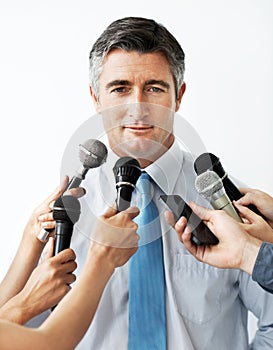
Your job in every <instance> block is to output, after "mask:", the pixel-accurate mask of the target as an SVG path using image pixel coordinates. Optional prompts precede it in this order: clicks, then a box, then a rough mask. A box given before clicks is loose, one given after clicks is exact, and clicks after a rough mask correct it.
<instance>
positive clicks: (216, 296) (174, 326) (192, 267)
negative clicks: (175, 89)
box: [32, 141, 273, 350]
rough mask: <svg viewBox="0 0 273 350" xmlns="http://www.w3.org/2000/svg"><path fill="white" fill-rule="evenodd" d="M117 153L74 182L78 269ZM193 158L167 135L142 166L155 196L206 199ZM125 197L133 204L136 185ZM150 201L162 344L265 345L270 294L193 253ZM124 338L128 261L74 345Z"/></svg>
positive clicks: (270, 328)
mask: <svg viewBox="0 0 273 350" xmlns="http://www.w3.org/2000/svg"><path fill="white" fill-rule="evenodd" d="M117 159H118V158H117V157H116V156H115V155H114V154H113V153H111V152H109V156H108V160H107V162H106V163H105V164H104V165H103V166H101V167H100V168H96V169H92V170H90V171H89V173H88V174H87V177H86V180H85V181H84V183H83V184H82V185H83V186H84V187H85V188H86V190H87V194H86V195H85V196H84V197H83V198H82V199H81V204H82V214H81V217H80V220H79V221H78V223H77V224H76V226H75V228H74V233H73V236H72V242H71V248H73V249H74V250H75V252H76V255H77V264H78V268H77V270H76V273H77V274H78V275H80V272H81V269H82V267H83V264H84V261H85V258H86V254H87V251H88V247H89V242H90V237H91V231H92V225H93V224H94V221H95V219H96V217H97V216H98V215H100V214H102V213H103V212H104V211H105V209H106V207H107V206H109V205H111V204H113V203H114V200H115V197H116V190H115V180H114V175H113V172H112V168H113V165H114V164H115V162H116V160H117ZM193 161H194V159H193V158H192V156H191V155H190V154H189V153H187V152H184V151H183V148H182V147H181V146H180V145H179V144H178V142H177V141H175V142H174V144H173V146H172V147H171V148H170V149H169V150H168V152H166V153H165V154H164V155H163V156H162V157H161V158H160V159H158V160H157V161H156V162H155V163H153V164H152V165H150V166H148V167H147V168H146V169H145V170H146V171H147V173H148V174H149V175H150V176H151V177H152V178H153V179H154V181H155V182H156V183H157V185H158V189H157V192H158V193H157V196H159V195H160V194H161V193H166V194H173V193H174V194H179V195H181V196H182V197H183V198H184V200H185V201H186V202H189V201H190V200H193V201H196V202H197V203H199V204H201V205H208V204H207V202H205V200H204V199H202V198H200V196H199V195H198V194H197V192H196V190H195V186H194V180H195V177H196V174H195V172H194V170H193ZM132 202H133V204H137V193H136V195H135V196H134V198H133V201H132ZM157 205H158V209H159V213H160V216H161V226H162V232H163V251H164V266H165V279H166V286H165V288H166V291H165V292H166V318H167V349H168V350H182V349H183V350H193V349H195V350H246V349H257V350H269V349H273V295H272V294H270V293H268V292H266V291H265V290H264V289H262V288H261V287H260V286H259V285H258V284H257V283H256V282H254V281H253V280H252V278H251V276H249V275H248V274H246V273H244V272H242V271H239V270H232V269H218V268H214V267H212V266H209V265H206V264H203V263H201V262H199V261H197V260H196V259H195V258H194V257H193V256H192V255H191V254H190V253H188V252H187V250H186V249H185V248H184V246H183V244H182V243H181V242H180V241H179V240H178V238H177V235H176V233H175V231H174V230H173V229H172V228H170V227H169V226H168V225H167V223H166V222H165V219H164V211H165V207H164V204H163V203H161V202H160V201H159V202H158V203H157ZM76 283H77V282H76ZM151 302H152V301H151ZM249 310H250V311H251V312H252V313H253V314H254V315H255V316H256V317H257V318H258V327H259V328H258V329H257V332H256V335H255V338H254V339H253V341H252V343H251V345H250V344H249V343H250V342H251V340H249V339H248V329H247V322H248V311H249ZM75 312H77V310H75ZM39 319H40V321H41V320H42V317H40V318H39ZM38 321H39V320H38ZM38 321H37V319H36V321H35V323H36V324H37V323H38ZM32 325H33V324H32ZM127 341H128V263H127V264H126V265H124V266H122V267H120V268H118V269H116V271H115V273H114V275H113V276H112V277H111V279H110V281H109V283H108V285H107V287H106V289H105V291H104V293H103V296H102V298H101V301H100V304H99V307H98V310H97V313H96V315H95V317H94V320H93V322H92V325H91V326H90V328H89V330H88V331H87V333H86V335H85V337H84V338H83V339H82V341H81V342H80V344H79V345H78V346H77V348H76V349H77V350H126V349H127Z"/></svg>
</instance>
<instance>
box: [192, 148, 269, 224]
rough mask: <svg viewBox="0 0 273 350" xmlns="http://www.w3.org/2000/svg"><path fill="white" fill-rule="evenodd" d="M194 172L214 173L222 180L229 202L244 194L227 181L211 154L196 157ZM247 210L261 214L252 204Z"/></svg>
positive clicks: (221, 167) (218, 160)
mask: <svg viewBox="0 0 273 350" xmlns="http://www.w3.org/2000/svg"><path fill="white" fill-rule="evenodd" d="M194 170H195V172H196V174H197V175H200V174H202V173H204V172H205V171H207V170H212V171H214V172H215V173H216V174H217V175H218V176H219V177H220V179H221V180H222V182H223V185H224V188H225V190H226V194H227V196H228V197H229V199H230V200H231V201H237V200H238V199H240V198H242V197H243V196H244V194H243V193H242V192H240V190H239V189H238V187H236V185H235V184H234V183H233V182H232V181H231V180H230V179H229V177H228V175H227V173H226V172H225V170H224V168H223V166H222V164H221V162H220V159H219V158H218V157H216V156H215V155H214V154H212V153H202V154H201V155H200V156H198V157H197V158H196V160H195V162H194ZM248 208H249V209H251V210H252V211H254V213H256V214H258V215H260V216H262V217H263V218H264V216H263V215H262V213H260V211H259V210H258V209H257V207H256V206H255V205H253V204H250V205H248Z"/></svg>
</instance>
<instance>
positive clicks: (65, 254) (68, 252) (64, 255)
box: [54, 248, 76, 264]
mask: <svg viewBox="0 0 273 350" xmlns="http://www.w3.org/2000/svg"><path fill="white" fill-rule="evenodd" d="M54 259H55V260H56V262H57V263H61V264H62V263H65V262H68V261H70V260H75V259H76V254H75V252H74V251H73V250H72V249H70V248H69V249H65V250H62V251H61V252H60V253H58V254H57V255H56V256H55V257H54Z"/></svg>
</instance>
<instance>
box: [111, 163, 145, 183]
mask: <svg viewBox="0 0 273 350" xmlns="http://www.w3.org/2000/svg"><path fill="white" fill-rule="evenodd" d="M113 172H114V175H115V178H116V183H118V182H120V181H125V182H130V183H131V184H133V185H135V184H136V182H137V180H138V178H139V176H140V174H141V167H140V164H139V162H138V161H137V160H136V159H135V158H132V157H121V158H120V159H118V160H117V161H116V164H115V165H114V167H113Z"/></svg>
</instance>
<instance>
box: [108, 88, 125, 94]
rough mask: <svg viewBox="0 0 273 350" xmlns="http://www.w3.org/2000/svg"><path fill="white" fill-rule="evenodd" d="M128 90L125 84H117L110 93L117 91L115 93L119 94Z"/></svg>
mask: <svg viewBox="0 0 273 350" xmlns="http://www.w3.org/2000/svg"><path fill="white" fill-rule="evenodd" d="M128 91H129V88H128V87H126V86H119V87H116V88H114V89H112V90H111V93H117V94H121V93H126V92H128Z"/></svg>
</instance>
